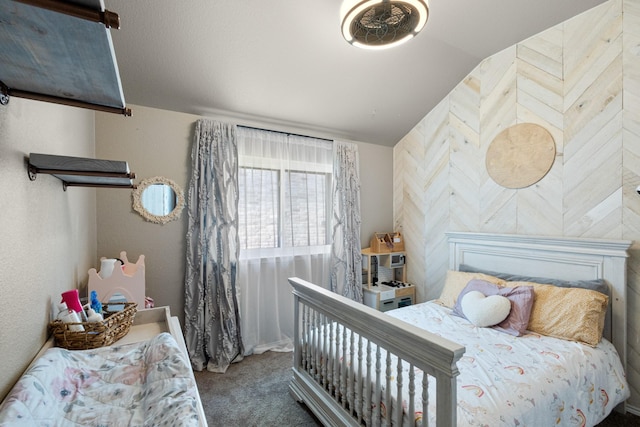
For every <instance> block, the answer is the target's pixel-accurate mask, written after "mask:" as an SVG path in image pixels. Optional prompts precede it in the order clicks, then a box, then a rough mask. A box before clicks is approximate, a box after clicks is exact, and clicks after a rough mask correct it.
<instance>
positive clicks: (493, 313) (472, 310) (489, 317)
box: [461, 291, 511, 328]
mask: <svg viewBox="0 0 640 427" xmlns="http://www.w3.org/2000/svg"><path fill="white" fill-rule="evenodd" d="M461 305H462V313H463V314H464V316H465V317H466V318H467V319H468V320H469V321H470V322H471V323H473V324H474V325H476V326H478V327H481V328H484V327H486V326H493V325H497V324H498V323H500V322H502V321H503V320H504V319H506V318H507V316H508V315H509V312H510V311H511V301H509V299H508V298H506V297H503V296H502V295H491V296H488V297H486V296H484V294H483V293H482V292H479V291H470V292H467V294H466V295H464V296H463V297H462V303H461Z"/></svg>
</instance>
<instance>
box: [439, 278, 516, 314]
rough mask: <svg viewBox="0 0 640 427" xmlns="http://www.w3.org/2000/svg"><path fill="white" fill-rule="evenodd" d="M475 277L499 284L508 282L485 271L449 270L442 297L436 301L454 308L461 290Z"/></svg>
mask: <svg viewBox="0 0 640 427" xmlns="http://www.w3.org/2000/svg"><path fill="white" fill-rule="evenodd" d="M473 279H479V280H484V281H486V282H491V283H494V284H496V285H499V286H505V284H506V283H507V282H506V281H505V280H502V279H498V278H497V277H494V276H489V275H488V274H484V273H465V272H462V271H455V270H449V271H447V279H446V281H445V283H444V288H442V293H441V294H440V298H438V300H436V301H437V302H439V303H440V304H442V305H444V306H446V307H449V308H453V307H454V306H455V305H456V301H457V300H458V295H460V292H462V290H463V289H464V288H465V286H467V283H469V281H470V280H473Z"/></svg>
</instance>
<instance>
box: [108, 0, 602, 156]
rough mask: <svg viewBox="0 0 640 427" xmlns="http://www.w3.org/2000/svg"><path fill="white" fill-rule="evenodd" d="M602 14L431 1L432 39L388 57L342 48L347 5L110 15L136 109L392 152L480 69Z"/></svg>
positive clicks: (582, 5)
mask: <svg viewBox="0 0 640 427" xmlns="http://www.w3.org/2000/svg"><path fill="white" fill-rule="evenodd" d="M602 2H603V0H561V1H558V0H481V1H479V0H431V1H430V2H429V7H430V16H429V20H428V22H427V26H426V28H425V30H423V32H422V33H420V34H419V35H418V36H417V37H415V38H414V39H413V40H411V41H409V42H408V43H406V44H404V45H402V46H399V47H396V48H393V49H389V50H382V51H370V50H361V49H358V48H356V47H353V46H351V45H349V44H348V43H346V42H345V40H344V39H343V38H342V36H341V34H340V29H339V28H340V22H339V21H340V18H339V9H340V4H341V1H340V0H315V1H309V0H268V1H267V0H226V1H223V0H189V1H186V2H185V1H175V0H135V1H131V0H105V6H106V8H107V9H108V10H110V11H113V12H116V13H118V14H119V15H120V20H121V28H120V29H119V30H113V31H112V32H111V33H112V38H113V44H114V47H115V52H116V57H117V61H118V66H119V68H120V75H121V79H122V85H123V88H124V94H125V99H126V101H127V103H128V104H137V105H144V106H148V107H155V108H161V109H166V110H172V111H179V112H185V113H191V114H198V115H204V116H207V115H215V116H218V117H228V118H230V119H231V120H235V121H236V122H237V123H256V122H257V123H262V124H264V125H265V126H269V127H270V128H272V129H276V130H280V129H285V130H289V131H291V130H292V129H293V130H297V131H300V132H306V133H307V134H309V135H316V136H323V135H326V136H331V137H339V138H345V139H352V140H356V141H363V142H370V143H375V144H381V145H386V146H393V145H395V144H396V143H397V142H398V141H399V140H400V139H401V138H402V137H403V136H404V135H405V134H406V133H407V132H409V131H410V130H411V129H412V128H413V127H414V126H415V125H416V124H417V123H418V122H419V121H420V120H421V119H422V118H423V117H424V116H425V115H426V114H427V113H428V112H429V111H430V110H431V109H432V108H433V107H434V106H435V105H437V104H438V102H440V101H441V100H442V99H443V98H444V97H445V96H446V95H447V93H449V92H450V91H451V90H452V89H453V88H454V87H455V86H456V85H457V84H458V83H459V82H460V81H461V80H462V79H463V78H464V77H465V76H466V75H467V74H468V73H469V72H470V71H471V70H473V68H474V67H475V66H476V65H478V63H479V62H480V61H482V60H483V59H484V58H486V57H488V56H491V55H492V54H494V53H496V52H499V51H500V50H502V49H504V48H507V47H509V46H511V45H514V44H515V43H517V42H519V41H521V40H524V39H526V38H528V37H530V36H532V35H534V34H537V33H539V32H540V31H543V30H545V29H547V28H549V27H552V26H554V25H556V24H558V23H560V22H562V21H564V20H566V19H568V18H570V17H572V16H574V15H577V14H579V13H581V12H583V11H585V10H587V9H589V8H592V7H594V6H596V5H598V4H600V3H602ZM133 114H134V115H135V109H134V111H133Z"/></svg>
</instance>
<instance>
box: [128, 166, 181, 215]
mask: <svg viewBox="0 0 640 427" xmlns="http://www.w3.org/2000/svg"><path fill="white" fill-rule="evenodd" d="M132 194H133V209H134V210H135V211H136V212H138V213H139V214H140V215H141V216H142V217H143V218H144V219H146V220H147V221H150V222H155V223H156V224H166V223H167V222H169V221H173V220H176V219H178V218H180V215H181V213H182V209H183V208H184V193H183V191H182V188H181V187H180V186H179V185H178V184H176V183H175V182H174V181H172V180H170V179H169V178H165V177H163V176H154V177H152V178H147V179H143V180H142V181H141V182H140V184H138V187H137V188H136V189H135V190H133V193H132Z"/></svg>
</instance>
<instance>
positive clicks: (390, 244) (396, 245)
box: [370, 231, 404, 254]
mask: <svg viewBox="0 0 640 427" xmlns="http://www.w3.org/2000/svg"><path fill="white" fill-rule="evenodd" d="M370 248H371V252H373V253H378V254H379V253H388V252H402V251H404V239H403V238H402V234H400V233H399V232H397V231H396V232H394V233H373V237H371V244H370Z"/></svg>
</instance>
